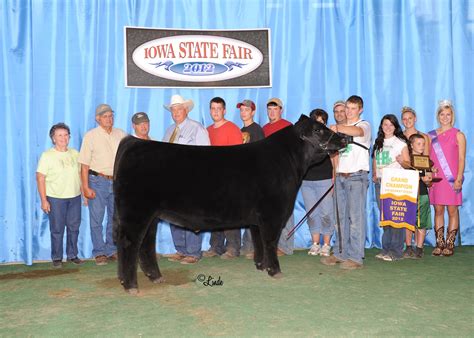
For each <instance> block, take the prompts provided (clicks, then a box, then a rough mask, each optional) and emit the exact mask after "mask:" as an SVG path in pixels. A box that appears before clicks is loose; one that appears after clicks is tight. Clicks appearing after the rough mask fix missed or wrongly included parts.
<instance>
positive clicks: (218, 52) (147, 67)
mask: <svg viewBox="0 0 474 338" xmlns="http://www.w3.org/2000/svg"><path fill="white" fill-rule="evenodd" d="M124 36H125V86H126V87H166V88H170V87H200V88H216V87H271V62H270V30H269V29H252V30H219V31H217V30H177V29H156V28H140V27H125V29H124Z"/></svg>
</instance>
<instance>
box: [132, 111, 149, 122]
mask: <svg viewBox="0 0 474 338" xmlns="http://www.w3.org/2000/svg"><path fill="white" fill-rule="evenodd" d="M142 122H150V119H149V118H148V115H147V114H146V113H143V112H140V113H136V114H134V115H133V116H132V123H133V124H140V123H142Z"/></svg>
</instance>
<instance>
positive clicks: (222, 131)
mask: <svg viewBox="0 0 474 338" xmlns="http://www.w3.org/2000/svg"><path fill="white" fill-rule="evenodd" d="M207 132H208V133H209V139H210V140H211V146H233V145H236V144H242V132H241V131H240V129H239V127H237V126H236V125H235V124H234V123H232V122H230V121H227V122H226V123H224V124H223V125H222V126H220V127H219V128H214V125H213V124H212V125H210V126H209V127H207Z"/></svg>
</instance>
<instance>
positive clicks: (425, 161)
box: [411, 155, 442, 182]
mask: <svg viewBox="0 0 474 338" xmlns="http://www.w3.org/2000/svg"><path fill="white" fill-rule="evenodd" d="M411 166H412V168H415V169H416V170H418V171H419V172H420V176H427V175H428V176H431V173H432V170H431V165H430V157H429V156H427V155H411ZM436 174H437V171H434V176H432V182H439V181H441V180H442V178H441V177H436Z"/></svg>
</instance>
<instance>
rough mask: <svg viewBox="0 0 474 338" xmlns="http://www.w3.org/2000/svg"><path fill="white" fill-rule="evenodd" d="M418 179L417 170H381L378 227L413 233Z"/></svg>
mask: <svg viewBox="0 0 474 338" xmlns="http://www.w3.org/2000/svg"><path fill="white" fill-rule="evenodd" d="M419 179H420V177H419V174H418V171H417V170H404V169H393V168H384V169H382V182H381V187H380V206H381V211H380V226H386V225H389V226H391V227H394V228H407V229H410V230H411V231H415V225H416V213H417V207H418V204H417V198H418V184H419Z"/></svg>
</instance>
